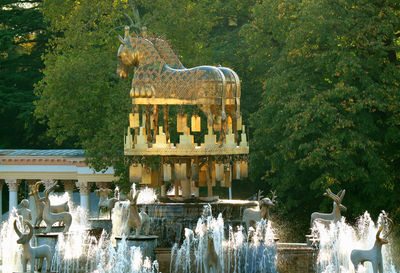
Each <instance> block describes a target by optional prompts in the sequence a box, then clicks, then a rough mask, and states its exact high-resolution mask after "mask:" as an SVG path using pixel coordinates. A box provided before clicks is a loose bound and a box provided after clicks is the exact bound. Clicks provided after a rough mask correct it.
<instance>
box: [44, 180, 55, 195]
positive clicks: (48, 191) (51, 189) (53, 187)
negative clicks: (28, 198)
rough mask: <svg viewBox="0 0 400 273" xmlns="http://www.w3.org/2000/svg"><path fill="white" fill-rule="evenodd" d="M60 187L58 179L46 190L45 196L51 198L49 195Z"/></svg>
mask: <svg viewBox="0 0 400 273" xmlns="http://www.w3.org/2000/svg"><path fill="white" fill-rule="evenodd" d="M57 187H58V185H57V181H56V182H54V184H53V185H52V186H50V187H49V188H48V189H47V190H45V191H44V196H45V198H49V195H50V193H51V192H52V191H54V190H55V189H56V188H57Z"/></svg>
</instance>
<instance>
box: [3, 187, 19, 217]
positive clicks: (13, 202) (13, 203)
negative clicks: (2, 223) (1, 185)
mask: <svg viewBox="0 0 400 273" xmlns="http://www.w3.org/2000/svg"><path fill="white" fill-rule="evenodd" d="M5 181H6V184H7V186H8V190H9V196H10V199H9V203H8V204H9V206H8V208H9V211H10V213H11V211H12V209H13V208H16V207H17V205H18V196H17V192H18V186H19V183H20V182H21V181H18V180H17V179H5Z"/></svg>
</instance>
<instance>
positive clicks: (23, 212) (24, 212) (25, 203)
mask: <svg viewBox="0 0 400 273" xmlns="http://www.w3.org/2000/svg"><path fill="white" fill-rule="evenodd" d="M20 206H21V208H19V209H17V215H19V216H21V217H22V220H23V222H24V221H25V220H27V221H30V220H32V214H31V210H30V209H28V207H29V200H27V199H23V200H22V201H21V203H20Z"/></svg>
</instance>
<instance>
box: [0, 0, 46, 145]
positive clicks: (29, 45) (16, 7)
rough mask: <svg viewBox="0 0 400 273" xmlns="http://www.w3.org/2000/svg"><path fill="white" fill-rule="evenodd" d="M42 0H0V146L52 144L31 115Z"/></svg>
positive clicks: (41, 41)
mask: <svg viewBox="0 0 400 273" xmlns="http://www.w3.org/2000/svg"><path fill="white" fill-rule="evenodd" d="M41 6H42V1H37V0H32V1H18V0H7V1H2V8H1V9H0V105H1V108H0V131H1V135H0V147H2V148H8V149H9V148H47V147H49V146H52V145H53V142H52V140H51V139H49V138H48V137H46V135H45V129H46V128H45V127H44V126H41V125H40V124H39V123H38V122H37V121H36V120H35V119H34V116H33V111H34V105H33V101H34V100H35V96H34V93H33V85H34V83H36V82H37V81H39V80H40V79H41V77H42V73H41V72H40V70H41V69H42V68H43V62H42V61H41V55H42V54H43V53H44V51H45V45H46V42H47V39H48V32H47V30H46V25H45V23H44V21H43V16H42V14H41Z"/></svg>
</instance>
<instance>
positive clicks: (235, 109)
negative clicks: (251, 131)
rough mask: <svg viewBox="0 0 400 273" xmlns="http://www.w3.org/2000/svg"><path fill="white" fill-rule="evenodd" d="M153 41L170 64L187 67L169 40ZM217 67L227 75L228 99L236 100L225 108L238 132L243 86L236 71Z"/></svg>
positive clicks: (182, 67)
mask: <svg viewBox="0 0 400 273" xmlns="http://www.w3.org/2000/svg"><path fill="white" fill-rule="evenodd" d="M151 41H152V42H153V44H154V47H155V48H156V49H157V51H158V53H159V54H160V56H161V57H162V59H163V60H164V61H165V63H166V64H167V65H168V66H170V67H172V68H176V69H186V67H184V66H183V65H182V63H181V62H180V60H179V58H178V57H177V56H176V55H175V53H174V52H173V50H172V48H171V47H170V45H169V44H168V42H167V41H165V40H163V39H160V38H154V39H151ZM217 68H218V69H219V70H221V72H222V73H223V74H224V76H225V81H226V98H227V99H228V100H234V103H227V104H226V105H225V108H226V114H227V116H229V117H231V119H232V129H233V131H234V132H236V131H237V127H238V126H237V122H238V120H239V119H240V118H241V113H240V96H241V88H240V80H239V76H238V75H237V74H236V72H235V71H233V70H232V69H230V68H228V67H221V66H218V67H217ZM206 110H207V109H203V111H204V112H206ZM212 112H213V113H214V115H213V119H215V118H216V117H215V114H217V113H216V112H217V111H216V110H215V108H214V109H212ZM239 127H241V126H239ZM154 128H155V127H154Z"/></svg>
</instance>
